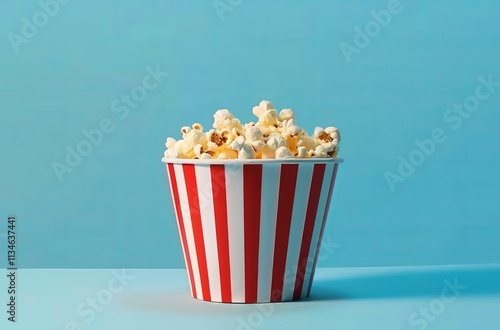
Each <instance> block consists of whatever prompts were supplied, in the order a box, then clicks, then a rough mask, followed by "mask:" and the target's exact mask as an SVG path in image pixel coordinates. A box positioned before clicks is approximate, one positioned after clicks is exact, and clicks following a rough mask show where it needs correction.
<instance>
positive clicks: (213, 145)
mask: <svg viewBox="0 0 500 330" xmlns="http://www.w3.org/2000/svg"><path fill="white" fill-rule="evenodd" d="M252 112H253V114H254V115H255V116H256V117H257V118H258V120H257V121H256V122H249V123H246V124H242V123H241V121H240V120H239V119H238V118H236V117H235V116H234V115H233V114H232V113H231V112H230V111H229V110H228V109H219V110H217V111H216V112H215V114H214V116H213V118H214V122H213V125H212V127H213V128H211V129H209V130H208V131H207V132H204V131H203V126H202V125H201V124H200V123H194V124H192V126H191V127H189V126H184V127H182V128H181V133H182V139H179V140H176V139H174V138H171V137H168V138H167V140H166V142H165V147H166V150H165V152H164V158H191V159H286V158H334V157H337V155H338V151H339V147H338V144H339V142H340V132H339V130H338V129H337V128H336V127H334V126H328V127H326V128H323V127H316V128H315V129H314V133H313V134H312V135H309V134H308V133H307V131H306V130H304V129H303V128H302V127H300V126H299V125H297V124H296V122H295V114H294V112H293V111H292V109H289V108H286V109H282V110H281V111H280V112H279V113H278V112H277V110H276V109H275V107H274V106H273V104H272V103H271V102H270V101H267V100H262V101H261V102H260V103H259V104H258V105H257V106H254V107H253V109H252Z"/></svg>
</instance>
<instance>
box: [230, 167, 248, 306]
mask: <svg viewBox="0 0 500 330" xmlns="http://www.w3.org/2000/svg"><path fill="white" fill-rule="evenodd" d="M225 174H226V197H227V222H228V224H227V227H228V234H229V235H228V236H229V263H230V265H231V266H230V267H231V292H232V301H233V302H244V301H245V248H244V235H243V234H244V224H243V166H242V164H234V165H226V166H225Z"/></svg>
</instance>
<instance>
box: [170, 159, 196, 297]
mask: <svg viewBox="0 0 500 330" xmlns="http://www.w3.org/2000/svg"><path fill="white" fill-rule="evenodd" d="M165 165H166V168H167V174H168V175H167V176H168V182H169V184H170V193H171V194H172V204H173V206H174V212H175V216H176V218H177V229H178V230H179V239H180V241H181V248H182V254H183V255H184V264H185V265H186V273H187V276H188V279H189V266H188V262H187V255H186V253H188V251H186V250H184V243H183V242H182V234H181V227H180V224H179V214H178V213H177V208H176V206H175V199H174V188H173V186H172V178H171V177H170V172H169V171H168V164H165ZM174 166H175V165H174ZM174 172H175V170H174ZM176 183H177V185H179V178H178V177H177V175H176ZM181 183H183V182H181ZM180 215H181V216H182V212H181V213H180ZM183 222H184V221H183ZM188 282H189V288H190V289H191V295H192V296H194V290H193V289H194V288H193V286H192V285H191V280H189V281H188Z"/></svg>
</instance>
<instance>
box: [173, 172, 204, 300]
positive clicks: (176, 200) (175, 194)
mask: <svg viewBox="0 0 500 330" xmlns="http://www.w3.org/2000/svg"><path fill="white" fill-rule="evenodd" d="M167 167H168V174H169V176H170V182H171V185H172V192H173V193H172V197H173V200H174V206H175V210H176V214H177V225H178V226H179V231H180V233H181V243H182V248H183V250H184V256H185V257H186V267H187V270H188V274H189V282H190V283H191V291H192V293H193V297H195V298H197V297H198V296H197V295H196V286H195V284H194V276H193V268H192V266H191V257H190V255H189V249H188V245H187V238H186V229H185V228H184V219H183V218H182V209H181V203H180V201H179V190H178V188H177V179H176V178H175V171H174V164H167Z"/></svg>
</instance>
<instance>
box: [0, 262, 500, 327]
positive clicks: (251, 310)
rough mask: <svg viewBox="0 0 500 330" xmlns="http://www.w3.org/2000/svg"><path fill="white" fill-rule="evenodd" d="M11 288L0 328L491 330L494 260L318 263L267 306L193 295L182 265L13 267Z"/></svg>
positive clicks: (2, 284) (497, 314)
mask: <svg viewBox="0 0 500 330" xmlns="http://www.w3.org/2000/svg"><path fill="white" fill-rule="evenodd" d="M4 271H5V272H6V273H7V274H8V270H4ZM7 281H8V277H7V276H5V275H3V276H1V278H0V288H1V291H0V298H1V301H2V306H3V307H2V309H6V308H7V307H6V305H5V302H6V301H8V297H7V290H6V288H7V286H8V284H9V283H8V282H7ZM16 289H17V296H16V323H12V322H9V321H7V316H8V314H6V312H5V311H2V313H1V314H0V315H2V317H1V320H0V325H1V326H0V328H1V329H141V330H146V329H245V330H247V329H342V330H344V329H346V330H347V329H500V265H469V266H433V267H377V268H373V267H370V268H368V267H366V268H321V269H318V270H317V272H316V276H315V280H314V285H313V289H312V293H311V297H309V298H308V299H307V300H303V301H298V302H285V303H273V304H221V303H210V302H204V301H199V300H196V299H194V298H192V297H191V296H190V295H189V287H188V282H187V276H186V272H185V270H183V269H116V270H113V269H93V270H92V269H73V270H70V269H20V270H18V271H17V274H16Z"/></svg>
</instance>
